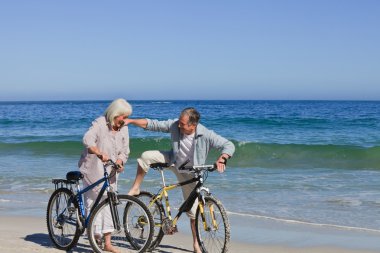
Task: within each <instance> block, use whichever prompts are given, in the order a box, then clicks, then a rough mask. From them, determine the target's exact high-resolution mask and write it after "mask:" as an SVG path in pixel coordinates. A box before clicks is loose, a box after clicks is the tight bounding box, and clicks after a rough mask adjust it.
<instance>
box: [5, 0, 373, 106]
mask: <svg viewBox="0 0 380 253" xmlns="http://www.w3.org/2000/svg"><path fill="white" fill-rule="evenodd" d="M379 13H380V1H377V0H373V1H371V0H363V1H359V0H356V1H350V0H329V1H324V0H318V1H311V0H310V1H309V0H299V1H291V0H289V1H287V0H278V1H273V0H266V1H264V0H262V1H254V0H251V1H242V0H234V1H232V0H231V1H221V0H219V1H216V0H210V1H207V0H194V1H174V0H173V1H167V0H165V1H158V0H156V1H153V0H152V1H124V0H119V1H94V0H92V1H85V0H81V1H69V0H65V1H51V0H49V1H39V0H32V1H31V0H25V1H21V0H12V1H5V0H0V32H1V42H0V101H7V100H77V99H86V100H87V99H113V98H116V97H124V98H126V99H158V100H160V99H338V100H341V99H354V100H367V99H368V100H380V32H379V31H380V30H379V27H380V15H379Z"/></svg>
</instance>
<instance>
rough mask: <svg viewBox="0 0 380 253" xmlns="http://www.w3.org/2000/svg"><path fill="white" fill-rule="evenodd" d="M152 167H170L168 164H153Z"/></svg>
mask: <svg viewBox="0 0 380 253" xmlns="http://www.w3.org/2000/svg"><path fill="white" fill-rule="evenodd" d="M150 167H151V168H152V169H158V168H167V167H169V164H168V163H152V164H151V165H150Z"/></svg>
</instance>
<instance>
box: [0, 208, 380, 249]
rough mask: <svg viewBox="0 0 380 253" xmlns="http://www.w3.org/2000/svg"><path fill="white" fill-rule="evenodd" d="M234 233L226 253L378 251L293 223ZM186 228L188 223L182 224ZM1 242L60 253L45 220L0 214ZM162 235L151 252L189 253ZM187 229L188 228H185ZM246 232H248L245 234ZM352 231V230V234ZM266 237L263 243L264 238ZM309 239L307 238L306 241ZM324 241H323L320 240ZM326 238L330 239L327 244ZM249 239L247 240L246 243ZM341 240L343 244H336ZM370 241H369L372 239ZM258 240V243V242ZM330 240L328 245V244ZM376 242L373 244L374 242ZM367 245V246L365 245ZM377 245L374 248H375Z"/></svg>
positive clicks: (258, 224)
mask: <svg viewBox="0 0 380 253" xmlns="http://www.w3.org/2000/svg"><path fill="white" fill-rule="evenodd" d="M230 222H231V224H233V226H232V231H231V232H232V233H233V234H235V235H236V234H242V233H243V234H244V233H245V234H246V235H247V236H248V238H240V239H242V240H238V239H236V238H234V237H232V238H231V243H230V249H229V252H239V253H240V252H242V253H244V252H246V253H248V252H262V253H281V252H283V253H290V252H294V253H301V252H311V253H375V252H379V250H378V249H377V248H376V247H374V249H369V248H367V249H366V248H365V244H366V241H365V240H364V241H362V239H363V238H366V236H367V234H364V235H363V237H358V235H357V233H350V231H334V230H330V229H328V230H326V229H323V230H315V229H310V228H309V227H305V226H294V224H290V225H289V224H280V223H277V224H275V223H272V224H271V223H270V222H269V223H268V222H266V221H264V222H263V221H258V220H255V221H253V224H254V225H255V226H254V228H252V227H251V225H252V224H251V222H248V223H247V222H246V221H245V220H244V219H238V220H236V217H232V218H231V219H230ZM185 223H186V224H185V225H187V222H185ZM0 224H1V228H0V238H1V239H0V243H1V245H2V247H1V248H2V252H10V253H16V252H62V251H61V250H58V249H56V248H54V246H52V243H51V241H50V238H49V235H48V232H47V229H46V221H45V217H31V216H10V215H6V216H5V215H0ZM182 227H184V225H181V227H180V232H178V233H176V234H174V235H172V236H165V237H164V239H163V241H162V243H161V245H160V246H159V247H158V248H157V250H155V251H154V252H161V253H165V252H168V253H169V252H174V253H186V252H192V238H191V236H190V234H188V233H187V232H186V229H185V228H184V229H183V231H181V230H182ZM186 227H187V226H186ZM248 231H249V232H248ZM351 232H352V231H351ZM264 237H265V238H266V239H265V240H263V238H264ZM373 237H374V238H373V240H375V239H377V240H378V234H374V235H373ZM306 238H308V239H306ZM322 238H324V240H325V241H323V240H322ZM327 238H330V239H329V240H327V241H326V239H327ZM247 239H248V241H247ZM340 240H342V242H343V241H345V242H346V245H345V246H344V245H339V244H340V243H341V242H340ZM371 240H372V239H371ZM257 241H261V243H258V242H257ZM329 241H330V243H328V242H329ZM351 241H361V243H362V244H363V245H362V246H363V248H360V247H359V246H360V245H356V246H355V245H353V244H352V243H351V244H350V242H351ZM374 242H375V241H374ZM367 246H368V245H367ZM375 246H377V245H375ZM379 248H380V246H379ZM91 251H92V250H91V247H90V246H89V244H88V242H87V241H85V240H84V239H83V237H81V238H80V240H79V242H78V246H77V247H75V248H74V249H73V250H72V252H91Z"/></svg>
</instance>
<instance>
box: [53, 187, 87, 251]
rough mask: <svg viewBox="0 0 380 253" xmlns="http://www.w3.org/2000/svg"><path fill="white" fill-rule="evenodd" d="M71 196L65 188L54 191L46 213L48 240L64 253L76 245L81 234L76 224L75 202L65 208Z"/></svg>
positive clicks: (76, 206) (76, 207)
mask: <svg viewBox="0 0 380 253" xmlns="http://www.w3.org/2000/svg"><path fill="white" fill-rule="evenodd" d="M72 196H73V192H72V191H70V190H69V189H67V188H59V189H57V190H55V191H54V192H53V193H52V195H51V196H50V199H49V202H48V206H47V212H46V223H47V228H48V232H49V237H50V239H51V240H52V242H53V243H54V245H55V246H56V247H57V248H58V249H61V250H66V251H68V250H70V249H71V248H73V247H74V246H75V245H76V244H77V243H78V240H79V237H80V235H81V232H82V231H80V229H79V225H78V222H77V215H76V212H77V211H78V204H77V202H76V201H72V203H71V204H70V206H67V204H68V203H67V202H68V200H69V199H70V198H72Z"/></svg>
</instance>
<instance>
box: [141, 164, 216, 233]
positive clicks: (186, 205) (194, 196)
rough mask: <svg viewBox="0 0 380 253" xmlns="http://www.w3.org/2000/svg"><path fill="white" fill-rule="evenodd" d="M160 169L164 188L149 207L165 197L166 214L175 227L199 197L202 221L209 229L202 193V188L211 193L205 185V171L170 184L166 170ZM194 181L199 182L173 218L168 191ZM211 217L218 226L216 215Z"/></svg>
mask: <svg viewBox="0 0 380 253" xmlns="http://www.w3.org/2000/svg"><path fill="white" fill-rule="evenodd" d="M159 170H160V173H161V177H162V183H163V187H162V190H161V191H160V192H159V193H158V194H157V195H155V197H154V198H153V200H151V201H150V203H149V205H148V208H151V207H152V205H153V204H154V203H155V202H156V201H161V200H162V199H163V198H164V199H165V206H166V211H167V215H165V216H166V217H167V218H169V220H171V221H172V222H173V223H172V224H173V227H175V226H176V225H177V222H178V219H179V218H180V216H181V215H182V214H183V213H184V212H188V211H189V210H190V209H191V208H192V206H193V204H194V202H195V200H196V199H197V198H198V200H199V204H198V206H199V208H200V213H201V217H202V222H203V225H204V228H205V229H207V227H208V226H207V222H206V219H205V216H204V208H203V205H204V200H203V198H202V195H201V194H200V190H199V189H201V190H204V191H206V192H207V193H209V190H208V189H207V188H205V187H203V178H202V176H203V172H199V174H196V176H195V177H194V178H192V179H189V180H186V181H183V182H179V183H176V184H170V185H166V183H165V177H164V172H163V170H162V169H159ZM194 182H197V184H196V186H195V188H194V189H193V191H192V192H191V193H190V195H189V197H188V198H187V199H186V200H185V201H184V202H183V203H182V204H181V206H180V207H179V210H178V213H177V215H176V216H175V217H174V219H173V218H172V215H171V208H170V203H169V196H168V191H171V190H174V189H176V188H178V187H182V186H184V185H188V184H191V183H194ZM211 217H212V223H213V225H214V227H217V226H216V221H215V219H214V215H213V214H211Z"/></svg>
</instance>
